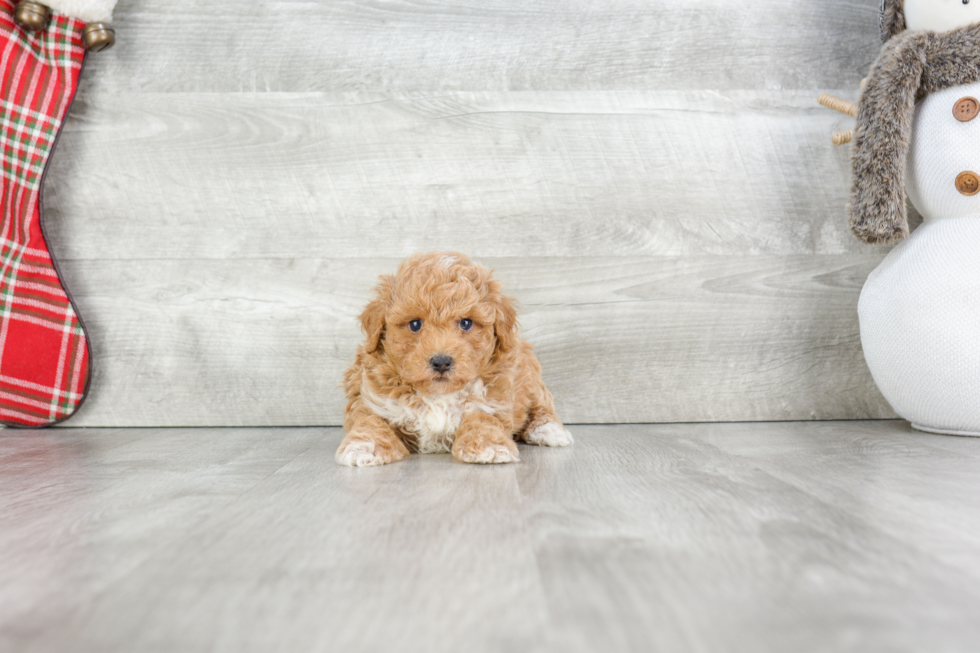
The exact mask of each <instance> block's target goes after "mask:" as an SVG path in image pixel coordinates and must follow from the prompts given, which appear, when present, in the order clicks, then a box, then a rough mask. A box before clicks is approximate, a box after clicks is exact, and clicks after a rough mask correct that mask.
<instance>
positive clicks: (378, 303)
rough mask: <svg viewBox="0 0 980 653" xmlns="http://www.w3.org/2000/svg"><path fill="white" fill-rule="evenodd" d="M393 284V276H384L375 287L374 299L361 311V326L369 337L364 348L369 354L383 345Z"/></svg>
mask: <svg viewBox="0 0 980 653" xmlns="http://www.w3.org/2000/svg"><path fill="white" fill-rule="evenodd" d="M393 284H394V278H393V277H391V276H389V275H384V276H382V277H381V281H380V283H378V286H377V287H376V288H375V289H374V299H372V300H371V301H370V302H369V303H368V305H367V306H365V307H364V312H362V313H361V328H362V329H364V333H365V334H366V335H367V339H366V340H365V341H364V350H365V351H366V352H367V353H369V354H370V353H372V352H375V351H377V349H378V347H380V346H381V340H382V339H383V338H384V332H385V313H387V311H388V305H389V304H390V303H391V298H392V295H393V292H394V291H393V288H392V286H393Z"/></svg>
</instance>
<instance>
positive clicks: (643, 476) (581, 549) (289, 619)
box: [0, 421, 980, 653]
mask: <svg viewBox="0 0 980 653" xmlns="http://www.w3.org/2000/svg"><path fill="white" fill-rule="evenodd" d="M573 430H574V432H575V434H576V436H577V442H576V444H575V446H573V447H571V448H569V449H567V450H548V449H537V448H533V447H524V446H522V449H521V453H522V456H523V461H522V462H521V463H520V464H518V465H514V466H503V467H492V468H487V467H470V466H465V465H461V464H457V463H454V462H453V461H452V460H451V458H449V457H448V456H445V455H430V456H425V457H418V456H415V457H413V458H411V459H410V460H409V461H406V462H403V463H398V464H395V465H391V466H388V467H384V468H372V469H347V468H340V467H337V466H336V465H335V464H334V462H333V451H334V449H335V447H336V446H337V444H338V442H339V441H340V437H341V434H340V431H339V430H337V429H279V430H276V429H200V430H193V429H174V430H136V429H125V430H104V429H98V430H97V429H91V430H71V429H58V430H49V431H45V432H17V431H10V430H8V431H4V432H0V579H2V582H0V650H2V651H4V652H6V651H18V652H24V653H27V652H29V651H72V652H86V651H99V652H103V651H126V652H127V653H129V652H138V651H229V652H236V653H238V652H242V651H286V652H298V651H399V652H411V651H426V652H430V651H453V652H457V651H473V652H481V651H529V650H540V651H563V652H564V651H746V652H752V653H758V652H760V651H835V652H839V651H862V652H868V651H917V652H918V651H930V652H937V651H975V650H977V648H978V645H980V619H978V618H977V617H978V615H980V501H978V496H980V440H974V439H963V438H952V437H943V436H931V435H924V434H919V433H914V432H912V431H910V430H909V427H908V426H907V425H906V424H904V423H902V422H891V421H886V422H817V423H769V424H700V425H665V426H589V427H583V426H579V427H576V428H574V429H573Z"/></svg>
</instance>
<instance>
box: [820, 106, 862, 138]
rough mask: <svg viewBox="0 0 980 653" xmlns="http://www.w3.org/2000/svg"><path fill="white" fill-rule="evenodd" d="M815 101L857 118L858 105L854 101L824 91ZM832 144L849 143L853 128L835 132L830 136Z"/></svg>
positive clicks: (852, 135) (852, 136)
mask: <svg viewBox="0 0 980 653" xmlns="http://www.w3.org/2000/svg"><path fill="white" fill-rule="evenodd" d="M817 102H819V103H820V104H822V105H823V106H825V107H827V108H828V109H833V110H834V111H840V112H841V113H843V114H846V115H848V116H851V117H852V118H857V115H858V107H857V105H856V104H855V103H853V102H849V101H847V100H844V99H841V98H839V97H836V96H834V95H830V94H829V93H824V94H823V95H821V96H820V97H818V98H817ZM831 140H832V141H833V142H834V145H843V144H844V143H850V142H851V141H852V140H854V130H853V129H848V130H847V131H842V132H835V133H834V135H833V136H832V137H831Z"/></svg>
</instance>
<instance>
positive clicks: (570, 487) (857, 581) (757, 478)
mask: <svg viewBox="0 0 980 653" xmlns="http://www.w3.org/2000/svg"><path fill="white" fill-rule="evenodd" d="M575 433H576V435H577V437H578V439H577V442H576V445H575V447H573V448H570V449H568V450H563V451H544V450H539V449H526V450H522V456H523V458H524V461H525V464H524V465H523V466H522V467H520V468H519V472H518V478H519V481H520V483H521V490H522V499H523V506H524V509H525V511H526V513H527V520H528V527H529V530H530V532H531V533H532V536H533V537H534V538H535V551H536V554H537V559H538V564H539V568H540V574H541V579H542V583H543V584H544V587H545V594H546V596H547V600H548V604H549V606H550V608H551V610H550V614H551V616H552V623H551V626H552V627H551V629H550V630H549V632H548V635H549V639H548V644H549V649H550V650H556V651H595V650H611V651H613V650H614V651H648V650H665V651H745V652H746V653H747V652H750V651H855V652H856V651H915V650H917V649H919V648H922V647H925V648H929V649H936V650H945V651H970V650H973V649H974V648H975V646H976V641H977V640H978V637H980V626H978V623H977V621H976V619H975V615H976V613H977V610H978V609H980V592H978V590H977V583H976V581H975V579H976V578H977V574H978V573H980V556H978V555H977V547H976V538H977V537H980V530H978V528H977V526H976V525H977V523H978V522H977V521H976V519H975V516H974V513H975V508H974V506H973V505H970V504H971V501H970V498H969V492H968V493H967V494H966V495H963V494H961V489H962V488H965V487H971V486H973V485H974V484H975V483H976V482H977V481H976V479H977V476H976V474H975V473H969V472H968V471H967V470H968V469H972V470H973V471H974V472H975V468H976V460H975V458H974V457H973V456H970V457H966V456H962V455H960V456H954V455H950V454H948V453H946V452H940V451H938V450H936V449H933V448H932V447H931V438H929V437H928V436H923V435H922V434H917V433H910V432H909V427H908V426H907V425H905V424H904V423H902V422H888V423H873V424H871V425H868V424H854V423H817V424H814V423H809V424H799V423H798V424H779V425H776V424H770V425H760V424H725V425H713V426H709V425H674V426H659V427H656V426H642V427H640V426H637V427H632V428H631V429H629V430H626V429H625V428H624V427H594V428H593V429H585V428H583V427H578V428H577V429H575ZM583 434H585V437H583ZM978 447H980V441H977V440H971V441H970V442H966V443H964V449H969V450H971V451H972V453H973V454H974V455H975V454H976V452H977V449H978ZM777 452H778V453H777ZM549 454H551V455H549ZM798 470H806V473H805V474H801V473H798ZM973 503H975V502H973ZM950 520H951V521H950ZM583 597H588V599H587V600H583Z"/></svg>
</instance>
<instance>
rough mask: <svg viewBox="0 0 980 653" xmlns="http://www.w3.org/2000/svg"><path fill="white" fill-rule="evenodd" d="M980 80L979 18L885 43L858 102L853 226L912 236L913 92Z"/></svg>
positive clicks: (895, 237)
mask: <svg viewBox="0 0 980 653" xmlns="http://www.w3.org/2000/svg"><path fill="white" fill-rule="evenodd" d="M978 80H980V23H975V24H973V25H969V26H967V27H962V28H959V29H955V30H951V31H949V32H942V33H936V32H929V31H924V30H923V31H906V32H901V33H900V34H898V35H897V36H895V37H894V38H891V39H890V40H889V41H888V42H886V43H885V45H884V47H883V48H882V50H881V54H880V55H878V59H877V61H875V63H874V65H873V66H872V68H871V73H870V75H869V76H868V83H867V84H866V85H865V87H864V91H863V92H862V93H861V99H860V101H859V102H858V117H857V128H856V129H855V132H854V150H853V154H852V156H851V171H852V184H851V205H850V207H849V209H850V215H849V220H850V224H851V231H853V232H854V235H856V236H857V237H858V238H860V239H861V240H863V241H865V242H867V243H875V244H882V245H887V244H892V243H895V242H897V241H899V240H901V239H903V238H905V237H906V236H908V234H909V224H908V216H907V214H906V208H905V161H906V158H907V156H908V151H909V143H910V141H911V138H912V120H913V117H914V114H915V101H916V98H918V97H920V96H922V95H924V94H926V93H934V92H936V91H940V90H943V89H946V88H950V87H952V86H959V85H961V84H970V83H973V82H976V81H978Z"/></svg>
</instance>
